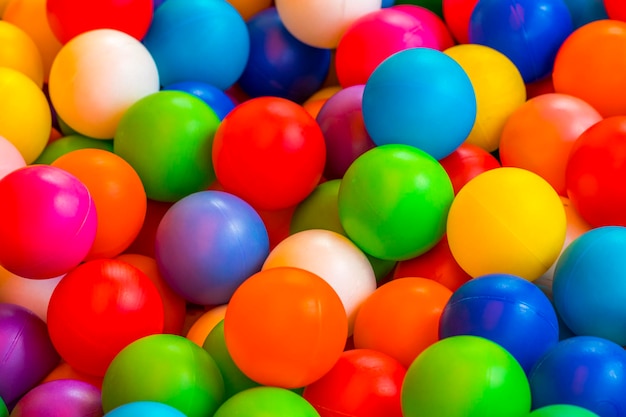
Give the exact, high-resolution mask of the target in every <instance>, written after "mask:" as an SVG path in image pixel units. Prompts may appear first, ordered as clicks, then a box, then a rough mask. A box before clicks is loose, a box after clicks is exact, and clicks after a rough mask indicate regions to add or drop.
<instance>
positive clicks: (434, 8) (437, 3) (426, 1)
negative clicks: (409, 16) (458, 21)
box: [394, 0, 444, 19]
mask: <svg viewBox="0 0 626 417" xmlns="http://www.w3.org/2000/svg"><path fill="white" fill-rule="evenodd" d="M394 4H395V5H399V4H412V5H414V6H420V7H423V8H425V9H428V10H430V11H431V12H434V13H436V14H437V16H439V17H440V18H442V19H443V17H444V16H443V0H396V1H395V3H394Z"/></svg>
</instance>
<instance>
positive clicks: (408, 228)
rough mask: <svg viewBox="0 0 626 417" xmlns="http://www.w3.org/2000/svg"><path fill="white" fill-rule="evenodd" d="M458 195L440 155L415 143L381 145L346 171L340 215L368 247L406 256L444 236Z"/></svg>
mask: <svg viewBox="0 0 626 417" xmlns="http://www.w3.org/2000/svg"><path fill="white" fill-rule="evenodd" d="M453 199H454V190H453V188H452V182H451V181H450V178H449V176H448V173H447V172H446V171H445V169H444V168H443V167H442V166H441V164H440V163H439V162H438V161H437V160H436V159H434V158H433V157H432V156H430V155H429V154H427V153H426V152H424V151H422V150H420V149H418V148H415V147H413V146H410V145H399V144H398V145H381V146H377V147H375V148H373V149H370V150H369V151H367V152H365V153H363V154H361V155H360V156H359V157H358V158H357V159H356V160H355V161H354V162H353V163H352V165H350V167H349V168H348V170H347V171H346V173H345V175H344V177H343V180H342V182H341V186H340V187H339V196H338V205H339V219H340V220H341V225H342V226H343V228H344V229H345V231H346V233H347V235H348V237H349V238H350V239H351V240H352V241H353V242H354V243H355V244H356V245H357V246H359V247H360V248H361V249H362V250H363V251H364V252H365V253H369V254H370V255H372V256H375V257H377V258H380V259H386V260H394V261H401V260H405V259H411V258H415V257H416V256H419V255H421V254H423V253H425V252H427V251H428V250H429V249H430V248H432V247H433V246H435V244H436V243H437V242H439V240H441V238H442V237H443V235H444V233H445V230H446V220H447V217H448V211H449V210H450V205H451V204H452V200H453Z"/></svg>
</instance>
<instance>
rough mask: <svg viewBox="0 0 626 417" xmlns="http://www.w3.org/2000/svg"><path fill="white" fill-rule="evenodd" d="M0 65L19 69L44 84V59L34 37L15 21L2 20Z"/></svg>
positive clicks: (38, 82)
mask: <svg viewBox="0 0 626 417" xmlns="http://www.w3.org/2000/svg"><path fill="white" fill-rule="evenodd" d="M0 67H8V68H13V69H14V70H17V71H19V72H21V73H23V74H24V75H26V76H27V77H28V78H30V79H31V80H33V82H34V83H35V84H37V86H38V87H40V88H41V87H42V86H43V61H42V59H41V54H40V53H39V48H37V45H36V44H35V42H34V41H33V39H32V38H31V37H30V36H29V35H28V34H27V33H26V32H24V31H23V30H22V29H20V28H19V27H17V26H16V25H14V24H13V23H9V22H5V21H4V20H0Z"/></svg>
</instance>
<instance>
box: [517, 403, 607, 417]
mask: <svg viewBox="0 0 626 417" xmlns="http://www.w3.org/2000/svg"><path fill="white" fill-rule="evenodd" d="M528 417H599V416H598V415H597V414H596V413H594V412H593V411H589V410H587V409H586V408H582V407H578V406H576V405H569V404H554V405H547V406H545V407H541V408H537V409H536V410H534V411H533V412H532V413H530V414H529V415H528Z"/></svg>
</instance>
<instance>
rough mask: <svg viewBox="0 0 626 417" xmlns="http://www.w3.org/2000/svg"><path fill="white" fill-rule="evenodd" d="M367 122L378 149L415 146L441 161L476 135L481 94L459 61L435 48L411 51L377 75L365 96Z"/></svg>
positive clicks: (396, 56) (388, 61) (395, 56)
mask: <svg viewBox="0 0 626 417" xmlns="http://www.w3.org/2000/svg"><path fill="white" fill-rule="evenodd" d="M451 111H453V112H454V117H451V116H450V112H451ZM363 120H364V121H365V127H366V128H367V131H368V132H369V134H370V136H371V138H372V140H373V141H374V143H376V144H377V145H379V146H380V145H384V144H405V145H411V146H414V147H416V148H419V149H421V150H423V151H425V152H427V153H428V154H430V155H431V156H433V157H434V158H435V159H441V158H444V157H446V156H448V155H449V154H450V153H452V151H454V150H455V149H456V148H458V147H459V145H461V143H463V142H464V141H465V139H466V138H467V136H468V135H469V133H470V131H471V130H472V127H473V126H474V122H475V120H476V94H475V92H474V87H473V86H472V82H471V80H470V78H469V76H468V75H467V73H466V72H465V70H464V69H463V68H462V67H461V66H460V65H459V64H458V63H457V62H456V61H455V60H454V59H452V58H451V57H449V56H448V55H446V54H444V53H443V52H440V51H437V50H435V49H430V48H410V49H406V50H403V51H400V52H397V53H395V54H393V55H392V56H390V57H389V58H387V59H386V60H384V61H383V62H382V63H381V64H380V65H378V67H376V69H375V70H374V72H372V75H371V76H370V78H369V79H368V80H367V83H366V84H365V90H364V91H363Z"/></svg>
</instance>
